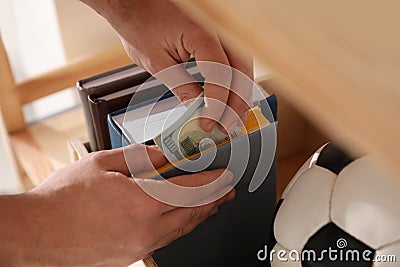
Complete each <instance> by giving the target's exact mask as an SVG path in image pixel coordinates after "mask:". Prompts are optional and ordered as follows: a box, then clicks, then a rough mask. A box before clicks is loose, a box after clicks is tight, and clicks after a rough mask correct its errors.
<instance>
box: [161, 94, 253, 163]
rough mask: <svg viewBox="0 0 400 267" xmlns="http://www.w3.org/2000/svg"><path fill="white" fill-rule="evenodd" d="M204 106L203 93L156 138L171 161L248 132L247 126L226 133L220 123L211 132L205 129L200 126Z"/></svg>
mask: <svg viewBox="0 0 400 267" xmlns="http://www.w3.org/2000/svg"><path fill="white" fill-rule="evenodd" d="M203 107H204V98H203V95H202V94H201V95H200V96H199V97H198V98H196V99H195V100H194V101H193V102H192V103H191V104H190V106H189V107H188V109H187V110H186V111H185V113H184V114H183V115H182V116H181V117H180V118H179V119H178V120H176V121H175V122H174V123H173V124H172V125H171V126H170V127H168V128H167V129H165V130H163V132H162V133H161V134H159V135H158V136H157V137H155V138H154V142H155V144H156V145H157V146H158V147H159V148H160V149H161V150H162V151H163V153H164V155H165V156H166V157H167V159H168V160H169V161H170V162H177V161H179V160H182V159H184V158H188V157H190V156H192V155H195V154H198V153H200V152H202V151H204V150H207V149H209V148H211V147H215V146H216V145H219V144H221V143H224V142H229V141H230V140H231V139H232V138H235V137H238V136H241V135H244V134H246V128H245V127H236V128H235V129H234V130H233V132H232V133H231V134H229V135H226V134H224V133H223V132H222V131H221V128H220V126H219V125H217V126H216V127H214V129H213V130H212V131H211V132H205V131H203V130H202V129H201V126H200V115H201V111H202V109H203Z"/></svg>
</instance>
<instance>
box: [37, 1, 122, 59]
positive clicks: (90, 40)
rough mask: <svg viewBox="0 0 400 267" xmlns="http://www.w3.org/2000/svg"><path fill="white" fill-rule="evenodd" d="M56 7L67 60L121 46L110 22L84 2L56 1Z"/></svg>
mask: <svg viewBox="0 0 400 267" xmlns="http://www.w3.org/2000/svg"><path fill="white" fill-rule="evenodd" d="M31 1H32V0H31ZM55 6H56V11H57V16H58V23H59V29H60V34H61V37H62V41H63V45H64V52H65V55H66V58H67V60H72V59H74V58H77V57H79V56H82V55H87V54H90V53H95V52H97V51H101V50H105V49H107V48H109V47H112V46H114V45H116V44H119V42H120V41H119V38H118V36H117V34H116V33H115V31H114V30H113V29H112V27H111V26H110V25H109V24H108V22H107V21H106V20H105V19H103V18H102V17H101V16H100V15H98V14H97V13H96V12H95V11H93V10H92V9H91V8H89V7H88V6H86V5H85V4H83V3H82V2H80V1H77V0H55Z"/></svg>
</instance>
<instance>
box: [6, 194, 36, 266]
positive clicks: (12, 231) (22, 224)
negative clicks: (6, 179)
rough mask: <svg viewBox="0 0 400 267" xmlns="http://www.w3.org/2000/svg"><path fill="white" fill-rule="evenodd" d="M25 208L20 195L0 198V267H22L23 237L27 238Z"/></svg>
mask: <svg viewBox="0 0 400 267" xmlns="http://www.w3.org/2000/svg"><path fill="white" fill-rule="evenodd" d="M26 213H27V207H26V203H25V201H24V199H23V197H22V195H15V196H0V214H1V220H0V265H1V266H21V265H24V264H25V262H24V261H23V254H24V251H23V250H24V247H25V244H24V237H25V239H26V238H29V237H28V228H29V227H28V226H27V217H26Z"/></svg>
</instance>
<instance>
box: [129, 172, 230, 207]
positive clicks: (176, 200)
mask: <svg viewBox="0 0 400 267" xmlns="http://www.w3.org/2000/svg"><path fill="white" fill-rule="evenodd" d="M232 180H233V175H232V173H231V172H230V171H228V170H224V169H218V170H213V171H204V172H199V173H195V174H190V175H181V176H176V177H173V178H170V179H167V180H153V179H141V178H136V179H135V182H136V183H137V184H138V185H139V186H140V187H141V188H142V189H143V190H144V191H145V192H146V193H147V194H149V195H150V196H152V197H153V198H155V199H157V200H158V201H160V202H163V203H165V204H168V205H170V206H171V207H196V206H202V205H205V204H208V203H211V202H213V201H215V200H217V199H219V198H221V197H222V196H224V195H225V194H227V193H228V192H229V191H231V190H232V186H230V185H229V184H230V183H231V182H232Z"/></svg>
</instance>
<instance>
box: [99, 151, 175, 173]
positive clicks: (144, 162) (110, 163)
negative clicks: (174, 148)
mask: <svg viewBox="0 0 400 267" xmlns="http://www.w3.org/2000/svg"><path fill="white" fill-rule="evenodd" d="M94 154H95V158H96V161H97V162H98V164H99V165H100V166H101V167H102V168H103V169H104V170H106V171H112V172H120V173H122V174H124V175H126V176H130V175H131V174H133V173H136V172H141V171H145V170H150V169H152V168H158V167H161V166H162V165H164V164H165V163H167V159H166V158H165V156H164V154H163V153H162V151H161V150H160V149H158V148H157V147H156V146H145V145H141V144H134V145H130V146H126V147H123V148H118V149H113V150H105V151H100V152H96V153H94ZM96 154H97V155H96Z"/></svg>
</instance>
